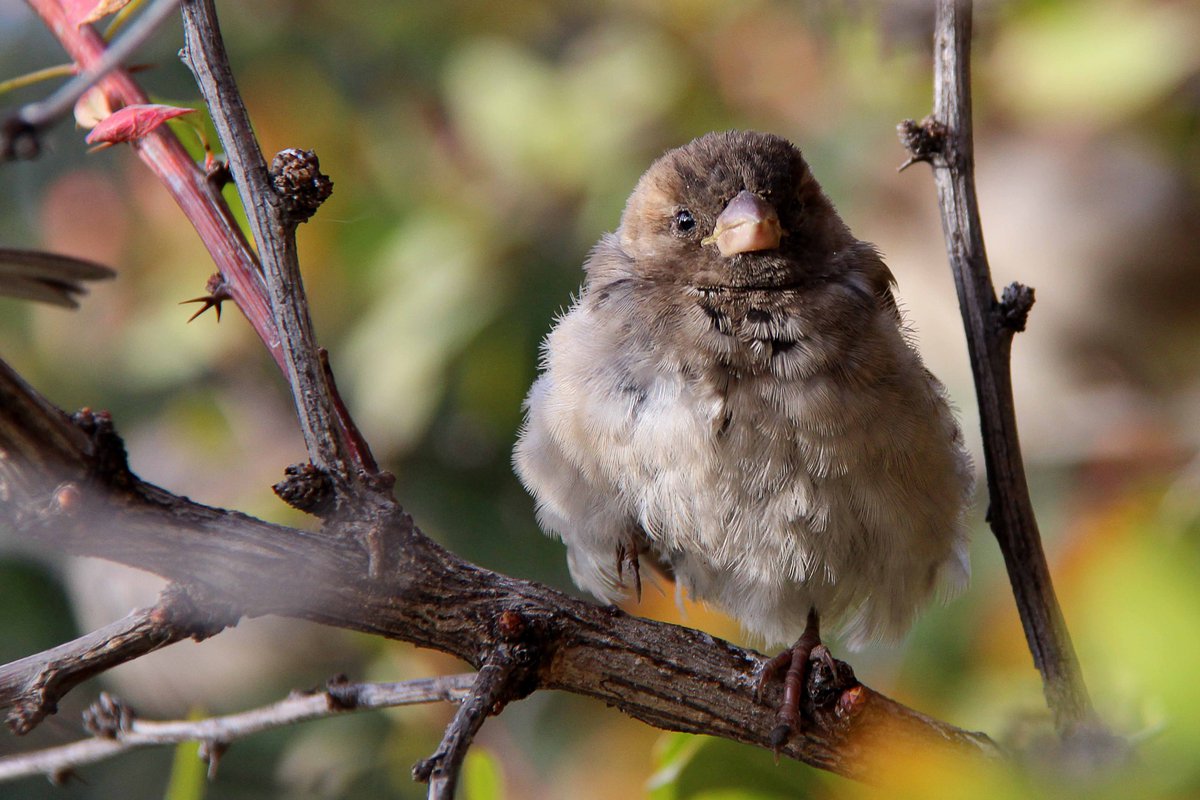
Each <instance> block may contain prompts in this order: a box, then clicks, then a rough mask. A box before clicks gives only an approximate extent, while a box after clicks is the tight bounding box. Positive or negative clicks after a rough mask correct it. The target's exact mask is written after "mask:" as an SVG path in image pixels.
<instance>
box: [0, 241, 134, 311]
mask: <svg viewBox="0 0 1200 800" xmlns="http://www.w3.org/2000/svg"><path fill="white" fill-rule="evenodd" d="M115 274H116V273H114V272H113V271H112V270H111V269H109V268H108V267H106V266H104V265H102V264H96V263H94V262H92V261H85V260H84V259H81V258H73V257H71V256H64V255H59V254H57V253H45V252H42V251H39V250H18V249H14V248H9V247H0V295H4V296H7V297H16V298H19V299H21V300H37V301H39V302H43V303H51V304H53V305H56V306H63V307H64V308H78V307H79V301H78V300H77V296H78V295H81V294H86V293H87V289H85V288H84V287H83V283H82V281H95V280H104V279H106V278H111V277H113V276H114V275H115Z"/></svg>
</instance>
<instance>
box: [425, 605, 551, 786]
mask: <svg viewBox="0 0 1200 800" xmlns="http://www.w3.org/2000/svg"><path fill="white" fill-rule="evenodd" d="M512 616H514V617H515V615H512ZM518 619H519V617H518ZM501 625H502V627H503V623H501ZM514 627H515V626H514ZM523 666H524V667H528V666H529V664H528V658H523V657H522V654H521V653H520V652H519V650H514V649H510V648H507V647H504V648H500V649H498V650H495V651H493V652H492V654H491V655H490V656H489V657H488V659H487V660H486V661H485V662H484V664H483V666H482V667H480V668H479V673H478V675H477V676H476V679H475V683H474V684H473V685H472V686H471V691H470V692H469V693H468V694H467V697H466V699H465V700H464V701H463V703H462V705H460V706H459V707H458V713H457V714H455V715H454V719H453V720H451V721H450V724H449V725H448V726H447V727H446V733H445V735H444V736H442V742H441V744H440V745H439V746H438V749H437V752H436V753H434V754H433V755H432V756H430V757H429V758H427V759H425V760H424V761H420V762H418V763H417V765H416V766H414V767H413V771H412V772H413V779H414V780H417V781H420V782H422V783H428V784H429V800H453V798H454V789H455V786H457V785H458V775H459V772H460V771H461V770H462V765H463V761H464V759H466V757H467V748H469V747H470V746H471V742H472V741H474V740H475V734H477V733H478V732H479V729H480V727H482V726H483V721H484V720H485V719H487V718H488V717H489V716H495V715H496V714H499V713H500V710H501V709H502V708H503V707H504V705H505V704H506V703H508V702H509V701H510V700H513V699H517V698H518V697H523V696H525V695H526V694H528V693H529V689H530V688H532V685H533V684H530V682H529V679H528V676H527V675H524V674H523V670H522V667H523Z"/></svg>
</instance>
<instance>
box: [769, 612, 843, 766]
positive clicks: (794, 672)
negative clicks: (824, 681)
mask: <svg viewBox="0 0 1200 800" xmlns="http://www.w3.org/2000/svg"><path fill="white" fill-rule="evenodd" d="M814 662H818V663H820V664H822V665H824V666H825V667H826V668H828V670H829V672H830V674H831V675H834V676H836V675H837V674H838V668H837V663H836V662H835V661H834V658H833V655H832V654H831V653H830V652H829V648H828V647H826V646H825V645H824V644H822V643H821V633H820V628H819V625H818V621H817V612H816V610H815V609H814V610H812V611H810V612H809V614H808V624H807V625H806V626H805V628H804V633H802V634H801V635H800V638H799V639H797V640H796V643H795V644H793V645H792V646H791V647H789V648H788V649H786V650H784V651H783V652H782V653H780V654H779V655H777V656H775V657H774V658H772V659H770V660H768V661H766V662H764V663H763V665H762V667H761V669H760V670H759V674H758V685H757V687H756V690H755V697H756V698H758V699H761V698H762V695H763V691H764V690H765V689H766V687H767V684H768V683H770V681H771V678H773V677H774V676H775V675H777V674H778V673H779V672H780V671H782V670H784V668H785V667H786V672H784V677H783V700H782V701H781V702H780V704H779V711H778V713H777V715H776V718H777V719H778V724H777V725H776V726H775V727H774V728H773V729H772V730H771V735H770V742H771V748H772V749H773V750H774V751H775V755H776V757H778V756H779V751H780V750H781V749H782V748H783V746H784V745H785V744H787V743H788V740H789V739H791V738H792V734H794V733H796V732H797V731H799V730H800V700H801V696H802V693H803V691H804V687H805V686H806V685H807V684H808V677H809V673H810V672H811V666H810V665H811V664H812V663H814Z"/></svg>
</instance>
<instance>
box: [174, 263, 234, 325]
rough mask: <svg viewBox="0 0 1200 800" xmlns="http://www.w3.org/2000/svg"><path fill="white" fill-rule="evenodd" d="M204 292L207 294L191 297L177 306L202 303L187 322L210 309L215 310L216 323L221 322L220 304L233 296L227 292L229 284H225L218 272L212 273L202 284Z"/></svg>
mask: <svg viewBox="0 0 1200 800" xmlns="http://www.w3.org/2000/svg"><path fill="white" fill-rule="evenodd" d="M204 291H206V292H208V294H206V295H204V296H203V297H193V298H192V299H191V300H181V301H180V302H179V305H184V304H185V303H203V304H204V305H203V306H201V307H200V310H199V311H197V312H196V313H195V314H192V315H191V316H190V317H188V322H191V321H192V320H194V319H195V318H196V317H198V316H200V315H201V314H203V313H204V312H205V311H208V310H209V309H210V308H215V309H216V310H217V322H220V321H221V303H224V302H225V301H226V300H232V299H233V294H232V293H231V292H230V291H229V284H228V283H226V282H225V278H224V276H222V275H221V273H219V272H214V273H213V274H212V275H209V276H208V281H207V282H206V283H205V284H204Z"/></svg>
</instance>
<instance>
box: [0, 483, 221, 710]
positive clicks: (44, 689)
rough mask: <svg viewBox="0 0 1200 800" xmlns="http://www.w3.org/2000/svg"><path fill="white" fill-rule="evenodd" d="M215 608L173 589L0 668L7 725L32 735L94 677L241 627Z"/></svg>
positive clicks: (1, 700) (0, 701) (0, 695)
mask: <svg viewBox="0 0 1200 800" xmlns="http://www.w3.org/2000/svg"><path fill="white" fill-rule="evenodd" d="M59 491H60V493H61V492H63V491H64V490H62V489H60V490H59ZM215 605H216V604H215V603H212V602H211V600H210V601H209V602H208V603H207V604H206V606H207V609H208V610H201V609H200V608H198V607H197V606H196V604H195V603H194V602H193V599H192V598H191V597H190V596H189V595H188V593H187V592H186V591H185V590H183V589H182V588H180V587H179V586H170V587H168V588H167V589H165V590H164V591H163V593H162V596H161V597H160V598H159V601H158V603H156V604H155V605H153V606H150V607H149V608H143V609H140V610H138V611H134V612H133V613H131V614H129V615H128V616H126V617H125V618H124V619H120V620H118V621H116V622H114V623H112V624H111V625H106V626H104V627H103V628H100V629H99V630H97V631H93V632H92V633H89V634H87V635H86V636H81V637H80V638H78V639H75V640H74V641H71V642H67V643H66V644H63V645H59V646H58V647H55V648H53V649H51V650H47V651H45V652H43V653H38V654H37V655H33V656H29V657H28V658H22V659H21V660H19V661H14V662H12V663H11V664H7V665H5V666H4V667H0V708H5V709H8V714H7V717H6V720H5V721H6V722H7V723H8V726H9V727H10V728H11V729H12V730H13V732H14V733H17V734H23V733H28V732H29V731H30V730H32V729H33V727H34V726H35V725H37V724H38V723H39V722H41V721H42V719H44V718H45V717H46V715H48V714H53V713H54V712H55V711H57V710H58V701H59V699H61V698H62V697H63V695H65V694H66V693H67V692H69V691H71V689H74V688H75V687H76V686H77V685H79V684H80V683H82V682H83V681H85V680H87V679H88V678H91V677H93V676H95V675H99V674H100V673H102V672H104V671H105V670H108V669H111V668H112V667H115V666H117V665H118V664H124V663H125V662H126V661H132V660H133V659H135V658H139V657H141V656H144V655H146V654H147V653H151V652H153V651H155V650H158V649H159V648H161V647H166V646H167V645H169V644H174V643H175V642H178V641H181V640H183V639H187V638H194V639H202V638H205V637H206V636H211V635H212V634H214V633H217V632H218V631H220V630H222V629H223V628H224V627H226V626H227V625H231V624H234V623H236V622H237V617H236V616H235V615H231V614H228V613H222V614H221V615H220V619H213V618H212V617H213V614H212V611H211V609H212V607H213V606H215Z"/></svg>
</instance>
